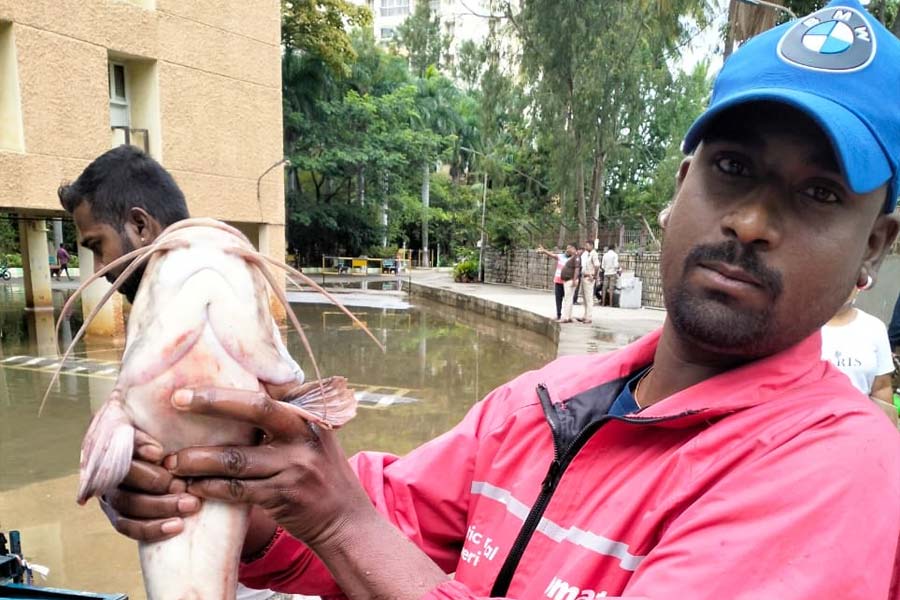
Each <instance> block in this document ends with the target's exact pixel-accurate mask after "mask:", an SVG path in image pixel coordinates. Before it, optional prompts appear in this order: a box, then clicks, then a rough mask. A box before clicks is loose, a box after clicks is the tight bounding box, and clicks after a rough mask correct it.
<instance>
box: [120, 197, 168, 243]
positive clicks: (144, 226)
mask: <svg viewBox="0 0 900 600" xmlns="http://www.w3.org/2000/svg"><path fill="white" fill-rule="evenodd" d="M128 224H129V225H131V227H132V228H133V229H134V233H135V234H136V235H137V237H138V238H139V239H140V240H141V246H145V245H147V244H149V243H151V242H152V241H153V240H155V239H156V237H157V236H158V235H159V234H160V232H161V231H162V230H163V227H162V225H160V224H159V221H157V220H156V219H155V218H154V217H152V216H150V213H148V212H147V211H146V210H144V209H143V208H139V207H137V206H135V207H133V208H131V210H129V211H128Z"/></svg>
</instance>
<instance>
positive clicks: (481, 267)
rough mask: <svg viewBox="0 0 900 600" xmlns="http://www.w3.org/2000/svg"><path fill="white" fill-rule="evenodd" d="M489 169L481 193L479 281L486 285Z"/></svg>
mask: <svg viewBox="0 0 900 600" xmlns="http://www.w3.org/2000/svg"><path fill="white" fill-rule="evenodd" d="M487 177H488V174H487V169H485V171H484V189H483V190H482V191H481V242H480V243H479V244H478V281H480V282H481V283H484V213H485V208H486V207H487Z"/></svg>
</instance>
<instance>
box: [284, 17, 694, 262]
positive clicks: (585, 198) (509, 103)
mask: <svg viewBox="0 0 900 600" xmlns="http://www.w3.org/2000/svg"><path fill="white" fill-rule="evenodd" d="M488 4H490V7H489V12H490V14H491V15H492V16H490V17H489V18H488V19H487V25H488V35H487V36H486V38H485V39H484V40H483V41H481V42H477V43H476V42H474V41H471V40H470V41H463V42H462V43H459V44H458V45H457V47H456V48H457V49H456V51H455V55H454V56H452V57H451V56H450V53H449V48H450V46H451V42H452V41H453V40H452V39H451V36H450V32H451V31H452V28H451V27H450V26H449V25H447V24H445V23H442V22H441V20H440V19H439V18H438V16H437V15H435V14H433V13H432V12H431V9H430V3H429V2H424V1H422V2H416V3H415V10H414V12H413V14H412V15H410V17H409V18H408V19H407V21H406V23H404V24H403V25H402V26H401V27H400V28H399V29H398V36H397V38H396V39H395V40H394V41H393V42H392V43H391V44H390V45H382V44H379V43H376V41H375V40H374V38H373V35H372V32H371V26H368V25H367V24H368V23H369V20H368V19H370V15H368V14H367V11H366V9H359V8H358V7H355V6H353V7H351V6H349V2H346V1H345V0H315V1H309V2H299V1H297V0H292V1H290V2H288V1H287V0H285V2H283V5H284V7H285V8H284V15H285V19H284V26H283V40H284V46H285V52H284V56H283V78H282V80H283V85H284V127H285V133H284V137H285V149H286V152H287V154H288V157H289V160H290V168H289V177H288V187H287V219H288V244H289V247H290V248H291V249H292V250H295V251H296V252H297V253H298V254H299V255H300V257H301V260H302V261H304V262H306V263H307V264H318V263H319V262H320V261H321V256H322V255H360V254H367V255H369V256H376V255H383V256H393V255H394V253H395V252H396V250H397V248H398V247H399V246H405V247H406V248H409V249H412V250H422V249H426V248H427V249H428V250H430V251H431V256H432V260H433V261H434V260H435V259H436V258H437V255H440V261H441V262H442V263H444V262H446V263H449V262H451V261H453V260H455V259H458V258H460V257H462V256H464V255H466V254H469V253H472V252H473V251H474V250H475V248H476V245H477V242H478V241H479V240H480V238H481V237H482V233H484V236H485V238H486V241H487V243H488V244H490V245H493V246H500V247H503V246H510V245H536V244H538V243H543V244H545V245H552V244H553V243H555V242H562V241H563V240H566V241H568V240H572V239H576V238H580V239H586V238H587V237H589V236H593V235H596V234H597V231H598V230H599V229H608V228H612V227H619V226H621V225H626V226H630V227H637V226H641V227H643V226H644V225H643V223H644V221H645V219H646V220H649V221H651V222H653V221H655V214H656V211H658V210H659V209H660V208H661V207H662V206H663V205H664V204H665V203H666V202H667V201H668V200H669V198H670V197H671V194H672V191H673V189H672V188H673V182H674V175H675V172H676V169H677V166H678V163H679V161H680V158H681V154H680V151H679V143H680V141H681V136H682V135H683V134H684V131H685V130H686V129H687V126H688V125H689V123H690V122H691V121H692V120H693V119H694V118H695V116H696V115H697V114H699V112H700V111H701V110H702V107H703V105H704V104H705V102H706V99H707V97H708V94H709V87H710V82H709V79H708V73H707V67H706V65H705V64H701V65H699V66H698V67H697V68H696V69H695V70H693V71H692V72H690V73H684V72H680V71H679V70H678V69H677V68H674V67H673V65H674V64H676V62H677V61H676V60H675V58H676V57H677V53H678V51H679V48H680V45H681V44H683V43H684V41H685V40H686V39H687V38H688V37H689V36H690V35H692V34H693V33H696V32H697V31H698V30H699V28H701V27H703V26H704V25H705V19H706V18H707V15H706V13H705V12H704V9H705V4H706V3H705V2H704V1H703V0H622V1H620V2H606V1H604V0H520V1H519V2H517V3H512V2H507V1H504V0H492V1H491V2H489V3H488ZM310 11H312V12H315V13H316V14H315V15H311V14H310ZM364 12H366V14H363V13H364ZM338 13H341V14H342V15H343V16H341V17H340V18H338ZM314 22H316V23H320V24H321V23H324V25H321V26H323V27H326V28H330V30H327V31H330V32H331V33H326V31H317V32H316V33H315V35H313V36H311V37H307V34H306V33H304V32H308V31H309V28H310V27H318V25H313V23H314ZM338 23H341V24H342V25H341V26H340V27H339V26H338ZM354 25H356V26H357V27H355V28H354ZM348 32H350V33H348ZM332 34H333V35H332ZM485 184H486V185H487V188H485ZM485 198H486V200H487V203H486V210H485V211H484V212H485V227H484V232H482V230H481V213H482V206H481V205H482V201H483V199H485Z"/></svg>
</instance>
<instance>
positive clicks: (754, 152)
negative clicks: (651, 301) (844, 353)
mask: <svg viewBox="0 0 900 600" xmlns="http://www.w3.org/2000/svg"><path fill="white" fill-rule="evenodd" d="M885 197H886V188H885V187H882V188H880V189H878V190H875V191H874V192H871V193H869V194H855V193H853V192H852V191H850V188H849V185H848V184H847V181H846V180H845V178H844V177H843V176H842V175H841V173H840V170H839V168H838V166H837V162H836V158H835V156H834V154H833V151H832V150H831V146H830V144H829V142H828V140H827V138H826V137H825V136H824V134H823V133H822V132H821V131H820V130H819V129H818V127H816V126H815V125H814V124H813V123H812V122H811V121H810V120H808V119H807V118H806V117H804V116H802V115H801V114H800V113H798V112H796V111H793V110H791V109H788V108H785V107H778V106H775V105H763V106H760V105H757V106H755V107H753V108H752V109H751V110H746V109H735V110H733V111H731V112H730V113H727V114H726V115H724V116H723V117H722V118H721V119H720V121H719V122H718V123H716V124H713V125H712V126H711V127H710V132H709V134H708V135H707V136H706V140H705V141H704V143H703V144H701V146H700V147H699V148H698V149H697V152H696V154H695V156H694V157H693V159H692V160H691V161H690V163H689V164H685V165H683V166H682V170H681V173H680V183H679V189H678V192H677V194H676V198H675V204H674V207H673V208H672V212H671V214H670V216H669V220H668V224H667V227H666V233H665V239H664V244H663V246H664V247H663V255H662V264H661V268H662V277H663V288H664V292H665V298H666V308H667V309H668V312H669V317H670V319H671V324H672V326H673V327H674V328H675V330H676V332H677V333H678V335H679V338H681V339H682V340H684V341H686V342H688V343H689V344H690V345H692V346H693V347H697V348H700V349H702V350H703V351H706V352H713V353H716V354H720V355H726V356H732V357H741V358H756V357H761V356H766V355H769V354H772V353H774V352H778V351H780V350H782V349H785V348H787V347H789V346H791V345H793V344H795V343H797V342H799V341H800V340H802V339H803V338H805V337H806V336H808V335H810V334H811V333H812V332H813V331H815V330H816V329H817V328H819V327H820V326H821V325H822V324H823V323H825V322H826V321H827V320H828V319H829V318H830V317H831V316H832V315H834V313H835V312H836V311H837V309H838V308H839V307H840V306H841V304H842V303H843V301H844V299H845V298H846V297H847V294H848V292H849V291H850V289H851V288H852V287H853V286H854V285H855V284H856V282H857V280H858V278H859V277H860V272H861V268H862V267H863V265H866V266H868V267H870V268H871V269H870V271H869V272H870V273H872V272H873V271H874V263H873V261H874V262H877V257H878V255H879V253H880V252H881V251H882V250H883V246H884V244H885V243H889V242H890V239H888V238H893V236H894V234H895V233H896V228H897V226H896V221H893V220H892V218H891V217H887V216H884V215H881V211H882V208H883V206H884V201H885ZM876 221H877V223H876ZM873 225H875V226H874V228H873Z"/></svg>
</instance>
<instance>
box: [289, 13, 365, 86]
mask: <svg viewBox="0 0 900 600" xmlns="http://www.w3.org/2000/svg"><path fill="white" fill-rule="evenodd" d="M371 24H372V13H371V12H370V11H369V9H368V8H366V7H363V6H356V5H355V4H353V3H352V2H349V1H348V0H282V2H281V43H282V45H283V46H284V48H285V50H286V51H288V52H290V51H298V52H299V53H301V54H308V55H311V56H314V57H317V58H318V59H319V60H321V61H322V62H323V63H324V64H326V65H328V67H329V68H331V69H332V70H333V71H334V72H336V73H341V74H343V73H346V71H347V69H348V68H349V64H350V63H352V62H353V60H354V59H355V58H356V53H355V52H354V49H353V44H352V43H351V41H350V37H349V36H348V35H347V29H348V27H350V28H352V27H359V28H366V27H367V26H371Z"/></svg>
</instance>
